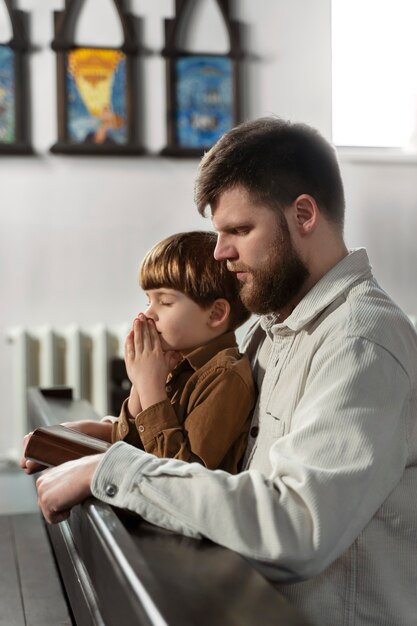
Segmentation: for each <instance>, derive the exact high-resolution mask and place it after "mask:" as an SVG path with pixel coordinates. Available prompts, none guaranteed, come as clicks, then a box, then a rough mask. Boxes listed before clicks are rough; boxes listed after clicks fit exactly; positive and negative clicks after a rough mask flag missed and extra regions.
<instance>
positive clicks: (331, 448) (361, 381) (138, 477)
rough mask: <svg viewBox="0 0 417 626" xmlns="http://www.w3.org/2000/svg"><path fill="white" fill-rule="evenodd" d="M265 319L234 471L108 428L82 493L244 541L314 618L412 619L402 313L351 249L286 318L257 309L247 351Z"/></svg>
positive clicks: (409, 397) (415, 588)
mask: <svg viewBox="0 0 417 626" xmlns="http://www.w3.org/2000/svg"><path fill="white" fill-rule="evenodd" d="M267 335H268V336H269V338H270V340H271V342H272V343H271V350H270V354H269V360H268V363H267V367H266V371H265V376H264V379H263V384H262V388H261V391H260V395H259V400H258V404H257V408H256V409H255V413H254V418H253V424H252V426H253V428H252V431H251V432H252V434H253V435H254V436H252V437H251V438H250V441H249V445H248V451H247V454H246V469H245V470H244V471H243V472H241V473H240V474H238V475H235V476H231V475H229V474H227V473H225V472H222V471H214V472H213V471H210V470H207V469H205V468H204V467H201V466H200V465H197V464H187V463H184V462H181V461H175V460H169V459H157V458H155V457H153V456H151V455H149V454H146V453H144V452H142V451H140V450H136V449H134V448H132V447H131V446H127V445H126V444H123V443H118V444H115V445H114V446H113V447H112V448H111V449H110V450H109V451H108V452H107V453H106V454H105V455H104V458H103V460H102V462H101V463H100V465H99V467H98V469H97V471H96V473H95V476H94V479H93V484H92V488H93V493H94V495H96V496H97V497H98V498H100V499H102V500H104V501H106V502H109V503H110V504H114V505H116V506H119V507H124V508H127V509H130V510H132V511H137V512H138V513H139V514H140V515H142V516H143V517H144V518H145V519H147V520H148V521H150V522H153V523H155V524H157V525H160V526H163V527H166V528H170V529H172V530H176V531H178V532H181V533H183V534H186V535H190V536H206V537H209V538H210V539H212V540H213V541H215V542H217V543H219V544H221V545H224V546H226V547H228V548H230V549H232V550H235V551H237V552H239V553H241V554H243V555H244V556H245V557H247V558H249V559H251V560H252V561H253V562H254V564H255V565H256V567H258V569H260V570H261V571H262V572H263V573H264V574H265V575H266V576H267V577H268V578H269V579H271V580H273V581H275V583H276V585H277V587H278V588H279V590H280V591H281V592H282V593H284V594H285V596H286V597H287V598H288V599H289V600H290V601H291V602H292V603H293V604H295V605H296V606H297V607H298V608H299V609H301V610H302V611H303V612H304V613H305V614H306V616H308V617H309V618H310V621H311V622H312V624H315V625H316V626H415V625H416V624H417V554H416V552H417V550H416V547H417V335H416V333H415V331H414V328H413V327H412V325H411V323H410V322H409V320H408V319H407V317H406V316H405V315H404V314H403V313H402V312H401V310H400V309H399V308H398V307H397V306H396V305H395V304H394V303H393V302H392V300H391V299H390V298H389V297H388V296H387V295H386V293H385V292H384V291H383V290H382V289H381V288H380V287H379V285H378V284H377V282H376V281H375V279H374V278H373V276H372V273H371V268H370V265H369V262H368V258H367V255H366V252H365V250H363V249H359V250H355V251H353V252H351V253H350V254H349V255H348V256H347V257H346V258H345V259H343V260H342V261H341V262H340V263H339V264H338V265H336V266H335V267H334V268H333V269H332V270H331V271H330V272H329V273H328V274H326V276H324V277H323V278H322V279H321V280H320V281H319V282H318V283H317V284H316V285H315V286H314V287H313V288H312V290H311V291H310V292H309V293H308V294H307V295H306V296H305V298H304V299H303V300H302V301H301V302H300V303H299V305H298V306H297V307H296V308H295V309H294V311H293V312H292V314H291V315H290V316H289V317H288V318H287V319H286V320H285V321H284V322H283V323H277V320H276V319H275V318H274V317H273V316H269V317H264V318H261V319H260V320H259V321H258V322H257V323H256V324H255V327H254V328H253V329H252V331H251V332H250V334H249V336H248V338H247V342H246V345H247V350H248V354H249V355H250V356H251V358H252V360H253V363H254V365H256V358H257V352H258V349H259V346H260V345H261V344H262V342H263V340H264V339H265V337H266V336H267ZM109 485H111V487H112V488H111V489H109ZM108 494H110V495H108Z"/></svg>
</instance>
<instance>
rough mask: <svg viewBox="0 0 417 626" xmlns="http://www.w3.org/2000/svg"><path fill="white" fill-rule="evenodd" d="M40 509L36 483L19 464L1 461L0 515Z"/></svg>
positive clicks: (31, 511)
mask: <svg viewBox="0 0 417 626" xmlns="http://www.w3.org/2000/svg"><path fill="white" fill-rule="evenodd" d="M34 511H38V503H37V496H36V489H35V483H34V479H33V477H32V476H27V475H26V474H25V473H24V472H23V471H22V470H21V469H20V468H19V467H18V466H17V464H14V463H11V462H3V461H0V515H14V514H16V513H33V512H34Z"/></svg>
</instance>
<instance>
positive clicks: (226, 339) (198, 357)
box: [180, 331, 237, 370]
mask: <svg viewBox="0 0 417 626" xmlns="http://www.w3.org/2000/svg"><path fill="white" fill-rule="evenodd" d="M226 348H237V342H236V336H235V333H234V332H233V331H230V332H228V333H224V334H223V335H220V336H219V337H216V338H215V339H213V340H212V341H210V342H209V343H206V344H205V345H204V346H200V347H199V348H196V349H195V350H193V351H192V352H190V353H189V354H187V355H186V356H185V357H184V360H183V361H181V363H184V361H188V363H189V364H190V365H191V367H192V368H193V369H194V370H198V369H200V367H203V365H205V364H206V363H208V362H209V361H210V359H212V358H213V357H214V356H216V354H217V353H218V352H221V351H222V350H226ZM181 363H180V365H181Z"/></svg>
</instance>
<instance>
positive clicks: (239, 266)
mask: <svg viewBox="0 0 417 626" xmlns="http://www.w3.org/2000/svg"><path fill="white" fill-rule="evenodd" d="M226 267H227V269H228V270H229V272H234V273H236V272H251V271H252V268H251V267H249V265H244V264H243V263H230V261H227V262H226Z"/></svg>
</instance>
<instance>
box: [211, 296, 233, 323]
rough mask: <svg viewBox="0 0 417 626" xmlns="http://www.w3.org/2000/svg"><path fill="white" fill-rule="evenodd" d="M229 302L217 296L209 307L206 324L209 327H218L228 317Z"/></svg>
mask: <svg viewBox="0 0 417 626" xmlns="http://www.w3.org/2000/svg"><path fill="white" fill-rule="evenodd" d="M229 315H230V304H229V302H228V301H227V300H226V299H225V298H218V299H217V300H215V301H214V302H213V304H212V305H211V307H210V315H209V319H208V322H207V323H208V325H209V326H210V327H211V328H218V327H219V326H221V324H223V323H224V322H226V321H227V320H228V319H229Z"/></svg>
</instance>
